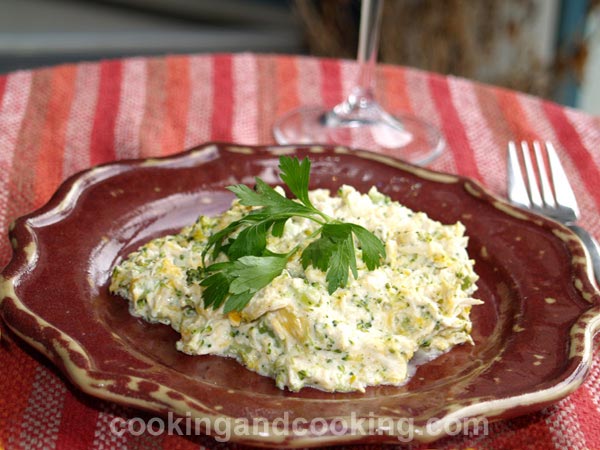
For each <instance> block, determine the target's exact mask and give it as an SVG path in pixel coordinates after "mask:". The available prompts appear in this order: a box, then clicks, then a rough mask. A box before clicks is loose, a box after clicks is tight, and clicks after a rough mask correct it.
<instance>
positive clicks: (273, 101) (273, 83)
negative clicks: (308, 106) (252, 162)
mask: <svg viewBox="0 0 600 450" xmlns="http://www.w3.org/2000/svg"><path fill="white" fill-rule="evenodd" d="M256 78H257V79H256V91H257V95H256V98H255V99H254V101H255V102H256V103H257V106H256V118H257V122H258V123H257V128H256V130H257V132H258V136H257V138H258V139H257V142H259V143H261V144H263V143H265V144H266V143H269V142H271V143H273V142H275V138H273V122H274V121H275V119H276V117H277V112H276V111H277V104H278V98H277V87H278V85H277V66H276V64H275V60H274V59H273V57H272V56H262V57H261V56H259V57H257V58H256ZM237 82H239V80H238V81H237ZM274 93H275V94H274Z"/></svg>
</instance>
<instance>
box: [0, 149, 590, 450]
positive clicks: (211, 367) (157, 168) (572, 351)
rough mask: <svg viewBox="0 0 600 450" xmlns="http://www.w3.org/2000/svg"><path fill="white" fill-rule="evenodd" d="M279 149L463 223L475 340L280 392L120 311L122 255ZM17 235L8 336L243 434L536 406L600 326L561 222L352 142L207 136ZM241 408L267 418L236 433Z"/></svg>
mask: <svg viewBox="0 0 600 450" xmlns="http://www.w3.org/2000/svg"><path fill="white" fill-rule="evenodd" d="M281 153H294V154H297V155H299V156H304V155H309V156H310V158H311V159H312V161H313V172H312V179H311V188H316V187H327V188H330V189H334V190H335V189H337V188H338V187H339V186H340V185H341V184H342V183H347V184H352V185H354V186H356V187H357V188H358V189H359V190H361V191H366V190H367V189H368V188H369V187H370V186H371V185H376V186H377V187H378V188H379V189H380V190H381V191H382V192H384V193H386V194H388V195H390V196H391V197H392V198H393V199H395V200H398V201H400V202H401V203H403V204H405V205H407V206H409V207H411V208H413V209H415V210H421V211H425V212H426V213H427V214H428V215H429V216H431V217H432V218H434V219H437V220H440V221H442V222H445V223H453V222H456V221H457V220H460V221H462V222H463V223H464V224H465V225H466V228H467V234H468V235H469V237H470V240H469V248H468V250H469V253H470V255H471V257H472V258H474V259H475V260H476V266H475V267H476V271H477V272H478V274H479V275H480V277H481V278H480V281H479V283H478V285H479V290H478V291H477V296H478V297H479V298H481V299H482V300H484V302H485V304H484V305H481V306H477V307H475V308H473V312H472V319H473V337H474V339H475V345H474V346H470V345H462V346H458V347H456V348H454V349H453V350H451V351H450V352H448V353H446V354H444V355H443V356H441V357H439V358H438V359H436V360H434V361H432V362H429V363H427V364H424V365H422V366H420V367H419V368H418V370H417V372H416V374H415V375H414V377H413V378H412V379H411V381H410V382H409V383H408V384H406V385H404V386H402V387H389V386H387V387H376V388H369V389H368V390H367V392H366V393H364V394H360V393H353V394H328V393H324V392H320V391H317V390H314V389H310V388H306V389H303V390H302V391H301V392H299V393H290V392H287V391H281V390H279V389H277V388H276V387H275V386H274V383H273V381H272V380H271V379H269V378H265V377H261V376H259V375H257V374H255V373H252V372H249V371H248V370H246V369H244V368H243V367H242V366H240V365H238V364H237V363H236V362H235V361H233V360H229V359H224V358H220V357H212V356H210V357H191V356H186V355H184V354H181V353H178V352H177V351H176V350H175V341H176V340H177V336H176V333H175V332H174V331H173V330H171V328H170V327H167V326H164V325H150V324H147V323H144V322H142V321H141V320H138V319H135V318H133V317H131V316H130V315H129V313H128V309H127V302H126V301H124V300H122V299H120V298H117V297H114V296H111V295H110V294H109V293H108V289H107V285H108V281H109V276H110V273H111V268H112V267H113V265H114V264H115V262H117V261H118V260H119V259H120V258H123V257H124V256H126V255H127V254H128V252H130V251H132V250H133V249H135V248H137V247H138V246H139V245H140V244H142V243H144V242H146V241H148V240H149V239H151V238H154V237H157V236H160V235H163V234H165V233H170V232H174V231H177V230H179V229H180V228H182V227H183V226H184V225H187V224H189V223H191V222H193V221H194V220H195V219H196V217H197V216H198V215H200V214H207V215H211V214H215V213H218V212H220V211H222V210H224V209H226V208H227V207H228V206H229V204H230V201H231V199H232V194H231V193H230V192H229V191H226V190H225V189H224V188H225V186H228V185H230V184H233V183H239V182H243V183H252V182H253V177H254V176H256V175H257V176H260V177H262V178H263V179H264V180H266V181H267V182H269V183H277V182H278V178H277V173H278V170H277V165H278V156H277V155H279V154H281ZM10 237H11V240H12V242H13V245H14V249H15V250H14V256H13V258H12V261H11V262H10V264H9V265H8V267H7V268H6V269H5V270H4V272H3V274H2V279H1V282H2V286H1V289H2V290H1V296H0V299H1V301H2V303H1V304H0V313H1V316H2V318H3V319H4V321H5V322H6V324H7V325H8V327H9V328H10V329H11V330H12V331H14V332H15V333H16V334H17V335H19V336H20V337H21V338H23V339H24V340H25V341H26V342H28V343H29V344H31V345H32V346H33V347H35V348H36V349H38V350H39V351H41V352H42V353H44V354H45V355H46V356H48V357H49V358H50V359H51V360H52V361H53V362H54V363H55V364H56V365H57V366H58V367H59V368H60V370H62V371H63V372H64V373H65V374H66V376H67V377H68V378H69V379H70V380H71V381H72V382H73V383H74V384H75V385H76V386H77V387H79V388H80V389H82V390H83V391H85V392H87V393H89V394H91V395H93V396H96V397H100V398H103V399H108V400H112V401H115V402H119V403H122V404H125V405H130V406H135V407H139V408H142V409H145V410H149V411H154V412H157V413H160V414H166V413H167V412H168V411H174V412H175V413H177V414H179V415H181V416H183V417H192V418H196V417H198V418H203V419H204V421H203V422H201V423H203V424H204V431H205V432H207V433H209V434H212V435H215V436H218V435H222V434H223V433H224V430H229V431H231V432H232V433H233V434H234V435H233V436H231V438H232V439H233V440H235V441H238V442H244V443H249V444H258V445H265V446H281V445H288V446H307V445H308V446H313V445H322V444H331V443H344V442H353V443H356V442H398V439H400V440H405V439H408V438H410V437H414V438H415V439H417V440H420V441H431V440H434V439H436V438H438V437H441V436H443V435H444V434H447V433H449V431H450V430H454V428H452V426H455V425H457V424H458V425H460V424H461V421H463V420H467V422H466V424H467V425H468V424H469V423H472V422H468V418H471V417H485V418H489V419H498V418H507V417H511V416H516V415H519V414H525V413H528V412H531V411H534V410H538V409H540V408H542V407H544V406H546V405H548V404H550V403H552V402H554V401H556V400H558V399H560V398H562V397H564V396H566V395H567V394H569V393H570V392H572V391H573V390H574V389H575V388H576V387H577V386H579V385H580V384H581V382H582V380H583V377H584V376H585V374H586V372H587V370H588V368H589V366H590V363H591V348H592V337H593V335H594V333H595V332H596V331H597V330H598V328H599V322H600V320H599V318H600V309H599V305H600V294H599V293H598V291H597V290H596V288H595V285H594V284H593V282H592V281H591V280H590V277H589V273H590V272H589V270H590V269H589V263H588V260H587V255H586V253H585V251H584V249H583V247H582V246H581V244H580V242H579V240H578V239H577V238H576V237H575V235H574V234H572V233H571V232H570V231H569V230H567V229H566V228H564V227H562V226H561V225H559V224H557V223H555V222H552V221H549V220H546V219H543V218H541V217H539V216H535V215H532V214H528V213H524V212H522V211H520V210H516V209H514V208H512V207H511V206H509V205H508V204H507V203H505V202H504V201H502V200H500V199H498V198H495V197H494V196H492V195H490V194H489V193H488V192H486V191H485V190H484V189H483V188H482V187H481V186H479V185H478V184H476V183H474V182H473V181H470V180H467V179H465V178H460V177H457V176H453V175H445V174H440V173H435V172H431V171H428V170H425V169H422V168H416V167H412V166H409V165H406V164H403V163H400V162H398V161H395V160H392V159H389V158H385V157H382V156H379V155H376V154H373V153H368V152H362V151H350V150H348V149H345V148H322V147H312V148H308V147H302V148H294V147H270V148H249V147H236V146H233V145H225V144H209V145H205V146H202V147H199V148H196V149H193V150H191V151H188V152H185V153H182V154H179V155H175V156H172V157H168V158H164V159H152V160H137V161H126V162H120V163H115V164H109V165H104V166H100V167H97V168H93V169H91V170H88V171H86V172H83V173H81V174H78V175H76V176H74V177H72V178H70V179H69V180H67V181H66V182H65V183H64V184H63V185H62V186H61V187H60V189H59V190H58V192H57V193H56V195H54V197H53V198H52V199H51V200H50V202H49V203H48V204H47V205H45V206H44V207H43V208H41V209H40V210H38V211H36V212H34V213H33V214H30V215H28V216H25V217H22V218H20V219H18V220H17V221H16V222H15V224H14V227H13V228H12V231H11V234H10ZM252 418H263V419H264V421H263V422H259V425H260V424H262V425H261V426H259V427H255V428H251V427H248V428H246V429H244V428H243V424H244V423H245V422H244V419H247V420H248V421H251V420H252ZM360 418H364V419H367V420H365V421H360V420H359V419H360ZM247 423H248V424H251V422H247ZM255 423H256V422H255ZM236 425H237V426H239V427H238V428H233V427H234V426H236ZM462 425H463V426H464V425H465V422H462ZM227 426H230V428H229V429H227V428H226V427H227Z"/></svg>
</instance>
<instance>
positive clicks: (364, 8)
mask: <svg viewBox="0 0 600 450" xmlns="http://www.w3.org/2000/svg"><path fill="white" fill-rule="evenodd" d="M382 6H383V0H363V1H362V5H361V12H360V31H359V38H358V55H357V60H358V70H359V75H358V83H357V85H356V86H355V88H354V89H353V90H354V91H355V92H354V94H355V95H356V96H358V97H362V99H363V100H364V101H367V102H370V101H372V100H373V99H374V93H373V92H374V86H375V62H376V61H377V50H378V47H379V28H380V25H381V12H382V9H383V8H382ZM357 100H359V99H358V98H357Z"/></svg>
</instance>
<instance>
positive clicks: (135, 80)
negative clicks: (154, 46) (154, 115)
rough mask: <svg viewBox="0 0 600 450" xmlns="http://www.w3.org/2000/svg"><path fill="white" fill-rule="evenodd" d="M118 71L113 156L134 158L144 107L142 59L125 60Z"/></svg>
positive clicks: (138, 144)
mask: <svg viewBox="0 0 600 450" xmlns="http://www.w3.org/2000/svg"><path fill="white" fill-rule="evenodd" d="M122 70H123V72H122V78H121V92H120V100H119V110H118V113H117V119H116V123H115V154H116V157H117V159H122V158H137V157H139V155H140V145H141V144H140V128H141V125H142V120H143V118H144V109H145V106H146V84H147V68H146V60H144V59H142V58H130V59H126V60H124V61H123V69H122Z"/></svg>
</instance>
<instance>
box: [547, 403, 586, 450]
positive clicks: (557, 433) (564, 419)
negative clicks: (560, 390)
mask: <svg viewBox="0 0 600 450" xmlns="http://www.w3.org/2000/svg"><path fill="white" fill-rule="evenodd" d="M547 411H548V412H549V413H550V415H549V416H548V417H547V418H546V423H547V424H548V427H549V429H550V432H551V434H552V442H553V443H554V446H555V447H556V448H557V449H558V450H579V449H581V450H585V449H587V448H588V447H587V445H586V444H585V436H584V434H583V432H582V431H581V428H579V421H578V420H577V414H576V411H575V407H574V406H573V402H572V401H571V400H570V399H569V398H568V397H567V398H566V399H563V400H561V401H560V402H558V403H557V404H556V405H555V406H553V407H552V408H548V409H547Z"/></svg>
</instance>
